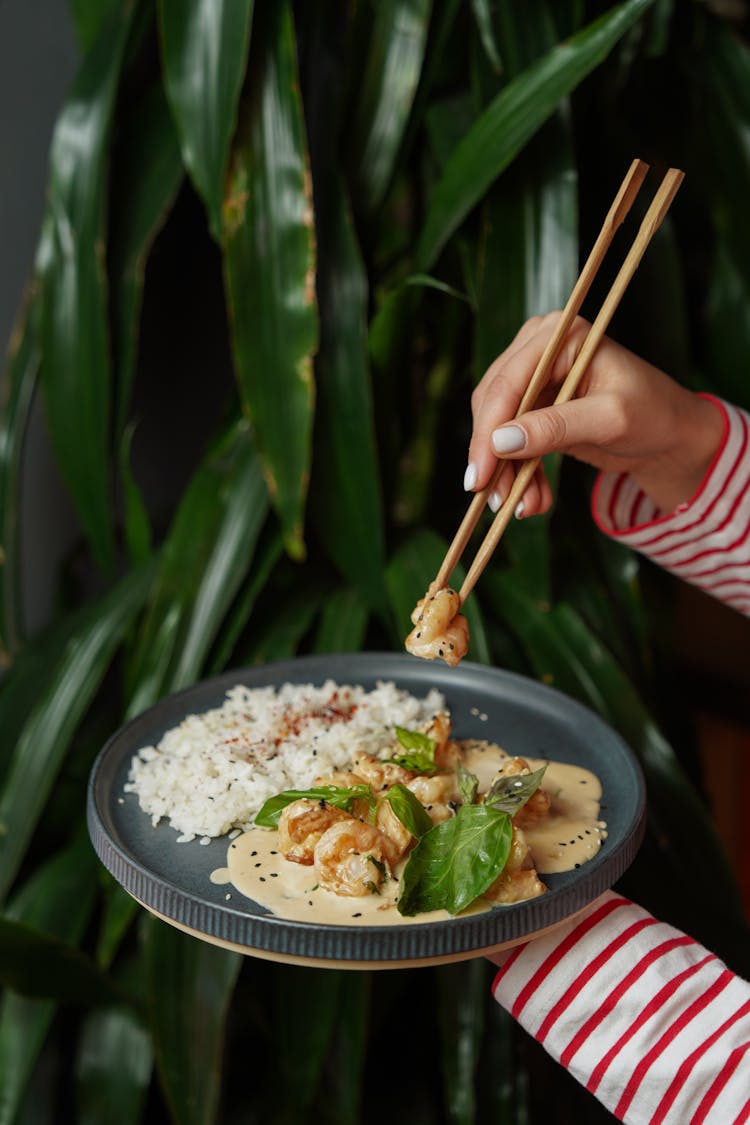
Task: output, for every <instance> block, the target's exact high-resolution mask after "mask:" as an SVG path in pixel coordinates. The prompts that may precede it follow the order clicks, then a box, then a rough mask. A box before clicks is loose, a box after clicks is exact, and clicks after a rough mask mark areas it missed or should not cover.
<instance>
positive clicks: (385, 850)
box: [314, 818, 398, 897]
mask: <svg viewBox="0 0 750 1125" xmlns="http://www.w3.org/2000/svg"><path fill="white" fill-rule="evenodd" d="M397 857H398V848H397V845H395V844H394V842H393V841H392V840H390V839H389V838H388V836H386V835H385V833H383V832H381V831H380V830H379V829H378V828H375V826H374V825H372V824H365V823H364V822H363V821H361V820H354V819H352V818H349V819H347V820H345V821H340V822H338V823H336V824H333V825H331V827H330V828H329V829H328V830H327V831H326V832H324V833H323V835H322V836H321V837H320V839H319V840H318V842H317V844H316V845H315V852H314V858H315V870H316V872H317V875H318V879H319V881H320V885H321V886H322V887H325V888H326V890H329V891H333V892H334V893H335V894H337V895H350V896H352V897H355V896H357V895H367V894H378V893H379V888H380V886H381V884H382V883H383V882H384V881H385V880H387V879H389V878H390V877H391V867H392V865H393V864H394V863H396V861H397Z"/></svg>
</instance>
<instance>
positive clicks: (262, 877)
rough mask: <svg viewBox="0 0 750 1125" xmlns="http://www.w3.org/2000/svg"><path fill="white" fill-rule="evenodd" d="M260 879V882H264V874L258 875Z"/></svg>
mask: <svg viewBox="0 0 750 1125" xmlns="http://www.w3.org/2000/svg"><path fill="white" fill-rule="evenodd" d="M260 881H261V883H265V881H266V877H265V875H261V876H260Z"/></svg>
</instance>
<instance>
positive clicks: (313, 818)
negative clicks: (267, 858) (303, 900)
mask: <svg viewBox="0 0 750 1125" xmlns="http://www.w3.org/2000/svg"><path fill="white" fill-rule="evenodd" d="M351 819H353V818H352V815H351V813H347V812H344V811H343V809H337V808H335V807H334V806H333V805H329V804H328V802H327V801H314V800H311V799H310V798H309V797H302V798H300V800H299V801H293V802H292V803H291V804H290V805H287V807H286V808H285V809H284V810H283V811H282V813H281V816H280V817H279V851H280V852H281V854H282V855H284V856H285V857H286V858H287V859H291V860H292V861H293V862H294V863H304V864H308V865H310V864H312V862H313V849H314V848H315V845H316V844H317V842H318V840H319V839H320V837H321V836H322V835H323V833H324V832H325V831H326V829H328V828H330V827H331V825H332V824H334V823H336V822H337V821H340V820H351Z"/></svg>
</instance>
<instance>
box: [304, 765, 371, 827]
mask: <svg viewBox="0 0 750 1125" xmlns="http://www.w3.org/2000/svg"><path fill="white" fill-rule="evenodd" d="M366 784H367V782H366V781H365V779H364V777H360V776H359V774H356V773H352V772H351V771H350V770H337V771H336V772H335V773H327V774H323V775H322V776H321V777H316V778H315V780H314V782H313V785H315V786H316V787H320V786H323V785H334V786H335V787H336V788H337V789H353V788H354V786H355V785H366ZM369 811H370V803H369V801H368V800H367V799H366V798H364V797H362V798H361V799H359V800H356V801H352V804H351V814H352V816H356V817H358V818H360V819H364V818H365V817H366V816H367V815H368V813H369Z"/></svg>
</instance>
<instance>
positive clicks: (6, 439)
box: [0, 291, 40, 667]
mask: <svg viewBox="0 0 750 1125" xmlns="http://www.w3.org/2000/svg"><path fill="white" fill-rule="evenodd" d="M39 311H40V310H39V301H38V297H37V295H36V293H34V292H33V291H32V292H31V293H30V294H29V297H28V300H27V306H26V309H25V312H24V315H23V317H22V319H21V321H20V323H19V324H18V326H17V328H16V330H15V332H14V335H13V338H12V340H11V345H10V352H9V356H8V371H7V391H6V394H7V398H6V400H5V404H4V409H3V411H2V413H0V667H2V666H7V665H8V664H9V663H10V661H11V660H12V659H13V656H14V654H15V653H16V652H17V651H18V649H19V647H20V645H21V641H22V637H23V632H24V627H23V621H22V620H21V604H22V585H21V559H20V550H21V547H20V539H19V515H20V504H21V466H22V453H23V442H24V437H25V434H26V427H27V425H28V421H29V413H30V410H31V402H32V397H33V393H34V388H35V386H36V381H37V376H38V372H39V340H38V332H39V328H38V321H39Z"/></svg>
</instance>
